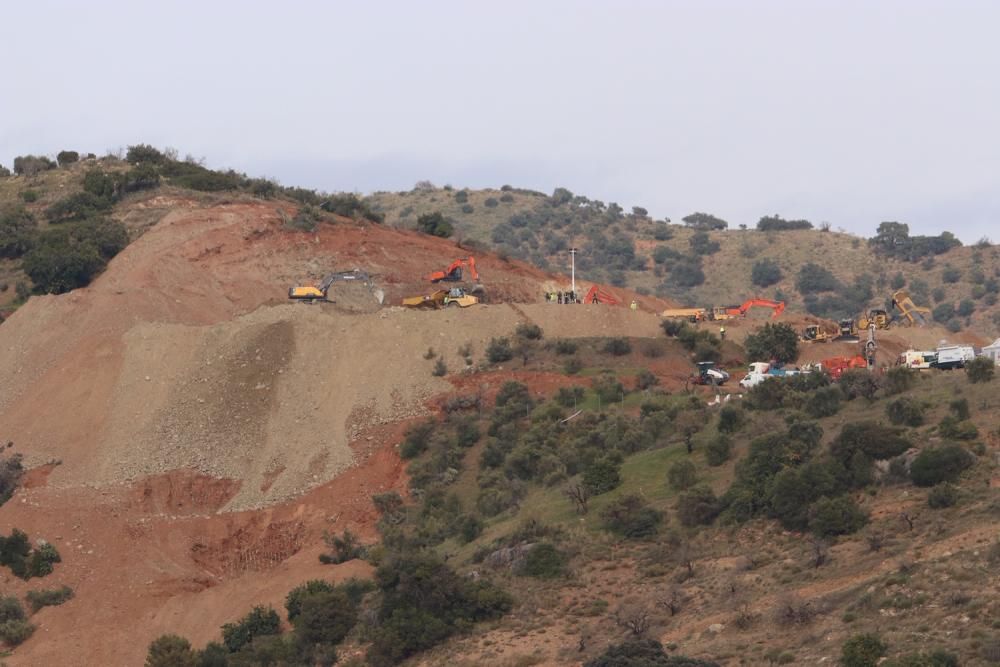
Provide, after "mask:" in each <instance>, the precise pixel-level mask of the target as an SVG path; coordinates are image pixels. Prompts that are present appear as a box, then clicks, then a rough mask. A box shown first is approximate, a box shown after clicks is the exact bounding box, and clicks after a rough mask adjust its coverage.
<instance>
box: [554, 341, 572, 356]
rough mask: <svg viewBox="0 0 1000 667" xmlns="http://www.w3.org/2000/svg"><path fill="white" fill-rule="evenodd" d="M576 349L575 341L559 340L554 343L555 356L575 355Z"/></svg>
mask: <svg viewBox="0 0 1000 667" xmlns="http://www.w3.org/2000/svg"><path fill="white" fill-rule="evenodd" d="M576 349H577V345H576V341H574V340H570V339H569V338H560V339H559V340H557V341H556V343H555V350H556V354H575V353H576Z"/></svg>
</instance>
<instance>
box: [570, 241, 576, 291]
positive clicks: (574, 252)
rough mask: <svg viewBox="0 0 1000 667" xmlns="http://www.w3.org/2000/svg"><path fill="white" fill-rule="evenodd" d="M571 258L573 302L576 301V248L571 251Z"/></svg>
mask: <svg viewBox="0 0 1000 667" xmlns="http://www.w3.org/2000/svg"><path fill="white" fill-rule="evenodd" d="M569 256H570V267H571V268H570V276H571V278H570V280H571V281H572V284H571V286H570V291H571V293H572V294H573V300H574V301H576V248H570V249H569Z"/></svg>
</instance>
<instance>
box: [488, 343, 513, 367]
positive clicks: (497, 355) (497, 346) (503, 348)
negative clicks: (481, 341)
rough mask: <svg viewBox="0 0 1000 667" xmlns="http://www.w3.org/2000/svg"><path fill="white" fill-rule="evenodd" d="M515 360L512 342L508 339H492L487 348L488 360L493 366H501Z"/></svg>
mask: <svg viewBox="0 0 1000 667" xmlns="http://www.w3.org/2000/svg"><path fill="white" fill-rule="evenodd" d="M513 358H514V351H513V349H511V346H510V340H509V339H507V338H491V339H490V343H489V345H487V346H486V359H487V360H488V361H489V362H490V363H491V364H499V363H502V362H504V361H510V360H511V359H513Z"/></svg>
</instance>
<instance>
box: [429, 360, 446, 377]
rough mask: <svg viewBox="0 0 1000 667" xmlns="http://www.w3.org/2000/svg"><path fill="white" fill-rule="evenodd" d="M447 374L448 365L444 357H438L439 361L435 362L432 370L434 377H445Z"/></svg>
mask: <svg viewBox="0 0 1000 667" xmlns="http://www.w3.org/2000/svg"><path fill="white" fill-rule="evenodd" d="M447 374H448V366H447V365H445V363H444V359H442V358H441V357H438V360H437V362H435V364H434V370H433V371H431V375H433V376H434V377H438V378H440V377H444V376H445V375H447Z"/></svg>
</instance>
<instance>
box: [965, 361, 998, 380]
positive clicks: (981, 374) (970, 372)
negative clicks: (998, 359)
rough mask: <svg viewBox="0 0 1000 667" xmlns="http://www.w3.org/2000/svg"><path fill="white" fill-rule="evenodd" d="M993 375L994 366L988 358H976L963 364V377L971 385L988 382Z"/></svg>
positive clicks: (994, 371)
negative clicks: (967, 379) (964, 376)
mask: <svg viewBox="0 0 1000 667" xmlns="http://www.w3.org/2000/svg"><path fill="white" fill-rule="evenodd" d="M995 373H996V365H995V364H994V363H993V360H992V359H990V358H989V357H976V358H975V359H973V360H972V361H967V362H966V363H965V375H966V377H968V378H969V382H971V383H973V384H977V383H979V382H989V381H990V380H992V379H993V375H994V374H995Z"/></svg>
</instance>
